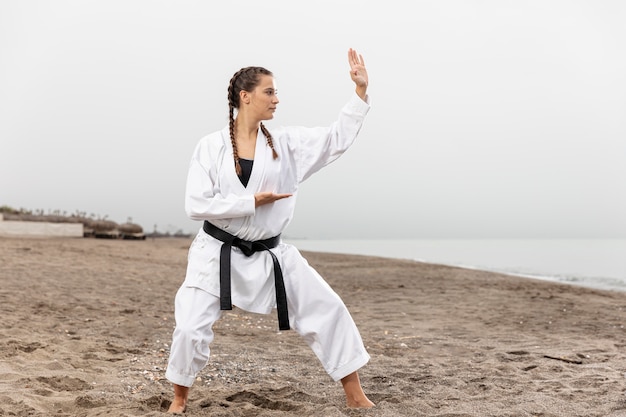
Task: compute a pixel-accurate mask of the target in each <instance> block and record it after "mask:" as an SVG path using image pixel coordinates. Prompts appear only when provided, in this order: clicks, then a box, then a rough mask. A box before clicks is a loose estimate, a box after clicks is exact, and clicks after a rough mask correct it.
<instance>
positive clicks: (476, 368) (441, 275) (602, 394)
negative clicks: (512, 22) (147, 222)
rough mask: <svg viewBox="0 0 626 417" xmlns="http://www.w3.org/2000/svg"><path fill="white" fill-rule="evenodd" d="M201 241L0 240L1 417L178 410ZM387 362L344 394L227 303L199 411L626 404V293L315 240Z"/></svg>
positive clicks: (425, 412)
mask: <svg viewBox="0 0 626 417" xmlns="http://www.w3.org/2000/svg"><path fill="white" fill-rule="evenodd" d="M190 242H191V239H185V238H171V239H156V240H151V239H148V240H145V241H123V240H105V239H82V238H46V239H44V238H17V237H5V238H1V237H0V283H1V285H0V312H1V317H2V321H1V323H2V324H1V325H0V416H59V417H60V416H85V417H92V416H165V415H166V414H165V410H166V409H167V407H168V406H169V401H170V400H171V398H172V388H171V385H170V383H169V382H168V381H166V380H165V379H164V372H165V367H166V363H167V357H168V353H169V350H168V349H169V342H170V339H171V334H172V329H173V325H174V321H173V300H174V294H175V292H176V290H177V288H178V286H179V285H180V283H181V282H182V279H183V278H184V273H185V266H186V257H187V249H188V246H189V244H190ZM303 254H304V255H305V256H306V257H307V259H308V260H309V262H310V263H311V265H312V266H314V267H315V268H316V269H317V270H318V271H319V272H320V273H321V274H322V276H324V277H325V278H326V280H327V281H328V282H329V283H330V284H331V286H332V287H333V288H334V289H335V290H336V291H337V292H338V293H339V295H341V297H342V298H343V299H344V301H345V303H346V305H347V306H348V308H349V309H350V311H351V313H352V315H353V316H354V319H355V321H356V322H357V325H358V326H359V329H360V330H361V334H362V336H363V339H364V342H365V344H366V346H367V347H368V351H369V352H370V354H371V356H372V359H371V361H370V363H369V364H368V365H366V366H365V367H364V368H363V369H361V371H360V375H361V381H362V383H363V386H364V389H365V391H366V392H367V394H368V396H369V397H370V398H371V399H372V400H373V401H374V402H376V403H377V406H376V407H375V408H374V409H371V410H350V409H347V408H346V407H345V405H344V398H343V394H342V389H341V385H340V384H339V383H335V382H333V381H332V380H331V379H330V378H329V377H328V375H326V373H325V372H324V370H323V369H322V367H321V365H320V364H319V363H318V362H317V359H316V358H315V356H314V354H313V353H312V352H311V351H310V349H309V348H308V347H307V346H306V345H305V344H304V342H303V341H302V340H301V339H300V338H299V336H298V335H297V334H295V333H294V332H293V331H286V332H278V326H277V323H276V316H275V315H274V314H270V315H257V314H249V313H245V312H243V311H241V310H238V309H235V310H233V311H232V312H228V313H225V314H224V316H223V318H222V319H221V320H220V321H218V323H217V324H216V326H215V331H216V339H215V342H214V343H213V344H212V358H211V361H210V363H209V364H208V366H207V367H206V368H205V369H204V370H203V372H202V373H201V374H200V375H199V377H198V380H197V381H196V383H195V385H194V387H192V389H191V395H190V404H189V409H188V412H187V413H186V415H190V416H191V415H193V416H221V417H236V416H237V417H240V416H243V417H249V416H316V417H319V416H322V417H326V416H328V417H340V416H372V417H374V416H390V417H391V416H393V417H399V416H416V417H418V416H438V417H444V416H446V417H452V416H454V417H465V416H480V417H485V416H498V417H502V416H511V417H512V416H515V417H518V416H529V417H530V416H541V417H552V416H567V417H576V416H580V417H583V416H584V417H594V416H598V417H600V416H602V417H618V416H626V329H625V326H626V293H621V292H611V291H601V290H594V289H588V288H583V287H576V286H571V285H567V284H558V283H552V282H546V281H538V280H532V279H527V278H519V277H512V276H506V275H502V274H496V273H491V272H482V271H475V270H468V269H462V268H454V267H448V266H441V265H433V264H425V263H419V262H413V261H403V260H394V259H386V258H376V257H365V256H355V255H340V254H324V253H314V252H303Z"/></svg>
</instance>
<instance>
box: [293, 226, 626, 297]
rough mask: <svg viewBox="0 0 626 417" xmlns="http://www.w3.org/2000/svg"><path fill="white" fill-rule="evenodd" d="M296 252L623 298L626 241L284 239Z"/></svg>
mask: <svg viewBox="0 0 626 417" xmlns="http://www.w3.org/2000/svg"><path fill="white" fill-rule="evenodd" d="M284 241H285V242H287V243H291V244H293V245H295V246H296V247H297V248H298V249H300V250H304V251H313V252H329V253H345V254H354V255H368V256H381V257H385V258H395V259H408V260H414V261H417V262H427V263H435V264H442V265H450V266H457V267H462V268H469V269H478V270H484V271H493V272H500V273H504V274H509V275H515V276H521V277H527V278H534V279H542V280H548V281H555V282H561V283H567V284H572V285H580V286H584V287H590V288H597V289H603V290H612V291H623V292H626V239H360V240H341V239H338V240H312V239H297V238H294V239H284Z"/></svg>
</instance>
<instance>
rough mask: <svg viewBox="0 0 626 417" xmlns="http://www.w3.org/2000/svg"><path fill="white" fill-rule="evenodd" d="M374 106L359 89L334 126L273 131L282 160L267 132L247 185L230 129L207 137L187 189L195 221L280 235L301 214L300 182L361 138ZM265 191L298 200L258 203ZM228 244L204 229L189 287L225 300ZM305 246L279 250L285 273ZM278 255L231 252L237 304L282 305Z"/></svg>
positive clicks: (242, 234) (245, 234) (247, 236)
mask: <svg viewBox="0 0 626 417" xmlns="http://www.w3.org/2000/svg"><path fill="white" fill-rule="evenodd" d="M369 109H370V104H369V99H368V102H364V101H363V100H361V98H360V97H359V96H358V95H356V93H354V94H353V96H352V97H351V98H350V100H349V101H348V102H347V103H346V104H345V105H344V107H343V108H342V109H341V111H340V113H339V116H338V118H337V120H336V121H335V122H334V123H332V124H331V125H330V126H328V127H314V128H306V127H279V128H275V129H271V130H270V133H271V135H272V140H273V143H274V147H275V149H276V152H277V153H278V156H279V157H278V159H274V158H273V156H272V150H271V149H270V147H269V146H267V141H266V138H265V136H264V135H263V133H262V132H261V130H260V129H259V132H258V135H259V136H258V137H257V141H256V149H255V154H254V165H253V167H252V173H251V175H250V180H249V181H248V185H247V186H246V187H244V186H243V184H242V183H241V181H240V179H239V177H238V176H237V173H236V172H235V165H234V159H233V148H232V144H231V141H230V135H229V130H228V127H225V128H224V129H222V130H221V131H218V132H214V133H212V134H209V135H207V136H205V137H203V138H202V139H201V140H200V141H199V142H198V144H197V145H196V148H195V150H194V152H193V156H192V158H191V162H190V166H189V172H188V175H187V185H186V192H185V210H186V212H187V215H188V216H189V217H190V218H191V219H193V220H208V221H209V222H211V223H212V224H214V225H215V226H217V227H219V228H221V229H223V230H225V231H227V232H228V233H230V234H232V235H235V236H238V237H239V238H241V239H243V240H249V241H255V240H262V239H267V238H270V237H273V236H277V235H279V234H281V233H282V232H283V230H284V229H285V228H286V227H287V225H288V224H289V222H290V221H291V219H292V217H293V213H294V210H295V204H296V199H297V193H298V186H299V184H300V183H302V182H303V181H304V180H306V179H307V178H309V177H310V176H311V175H312V174H313V173H315V172H317V171H319V170H320V169H321V168H322V167H324V166H326V165H328V164H329V163H331V162H333V161H335V160H336V159H337V158H338V157H339V156H341V155H342V154H343V153H344V152H345V151H346V150H347V149H348V148H349V147H350V146H351V145H352V143H354V140H355V139H356V137H357V135H358V133H359V131H360V130H361V127H362V125H363V121H364V119H365V116H366V115H367V113H368V112H369ZM263 191H272V192H274V193H291V194H293V195H292V196H291V197H288V198H284V199H281V200H278V201H276V202H274V203H272V204H266V205H263V206H260V207H256V208H255V206H254V205H255V203H254V194H255V193H258V192H263ZM221 244H222V242H220V241H218V240H216V239H214V238H213V237H211V236H209V235H207V234H206V233H205V232H204V231H203V230H202V228H200V230H199V232H198V234H197V235H196V238H195V239H194V241H193V243H192V244H191V247H190V249H189V262H188V267H187V274H186V278H185V282H184V284H183V285H186V286H192V287H198V288H201V289H204V290H205V291H208V292H209V293H211V294H214V295H216V296H218V297H219V258H220V246H221ZM289 250H297V249H296V248H295V247H293V246H292V245H287V244H284V243H281V244H280V245H279V246H277V247H276V248H274V249H272V252H274V253H275V254H276V256H277V257H278V259H279V261H280V262H281V265H282V269H283V274H284V275H287V274H289V270H290V265H289V264H288V262H287V263H285V262H284V260H283V255H284V253H285V251H289ZM272 265H273V264H272V259H271V256H270V254H268V253H267V252H264V251H263V252H257V253H254V254H253V255H252V256H250V257H246V256H245V255H243V253H241V251H240V250H239V249H238V248H233V251H232V255H231V286H232V288H231V290H232V299H233V304H235V305H236V306H238V307H240V308H243V309H245V310H248V311H252V312H256V313H269V312H270V311H271V309H272V307H275V304H276V300H275V293H274V280H273V278H274V277H273V272H272V270H273V267H272Z"/></svg>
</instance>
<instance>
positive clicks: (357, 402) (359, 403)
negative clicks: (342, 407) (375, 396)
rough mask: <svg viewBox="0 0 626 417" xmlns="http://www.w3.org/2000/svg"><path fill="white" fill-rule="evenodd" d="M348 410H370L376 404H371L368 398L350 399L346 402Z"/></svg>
mask: <svg viewBox="0 0 626 417" xmlns="http://www.w3.org/2000/svg"><path fill="white" fill-rule="evenodd" d="M346 403H347V405H348V408H372V407H376V404H374V403H373V402H371V401H370V400H369V398H367V397H366V396H363V398H359V399H352V400H347V401H346Z"/></svg>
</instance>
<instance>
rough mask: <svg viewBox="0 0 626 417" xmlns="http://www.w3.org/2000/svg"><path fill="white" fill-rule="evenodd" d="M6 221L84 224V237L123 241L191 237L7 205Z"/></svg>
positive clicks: (93, 216) (4, 210)
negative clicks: (148, 232)
mask: <svg viewBox="0 0 626 417" xmlns="http://www.w3.org/2000/svg"><path fill="white" fill-rule="evenodd" d="M0 213H2V215H3V217H4V220H9V221H10V220H17V221H31V222H49V223H82V225H83V230H84V233H83V234H84V237H99V238H121V239H145V238H146V237H153V238H154V237H189V235H187V234H184V233H183V232H182V231H178V232H176V233H174V234H171V233H169V232H168V233H160V232H157V228H156V225H155V227H154V232H153V233H150V234H148V235H146V234H144V232H143V228H142V227H141V226H140V225H138V224H136V223H133V220H132V218H131V217H129V218H128V219H127V221H126V222H125V223H121V224H119V223H116V222H114V221H112V220H109V219H108V216H107V215H105V216H101V215H98V214H95V213H90V214H89V215H88V214H87V212H84V211H79V210H76V211H75V212H74V213H68V212H67V211H61V210H48V211H47V212H46V211H44V210H27V209H25V208H19V209H15V208H13V207H9V206H7V205H3V206H0Z"/></svg>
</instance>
